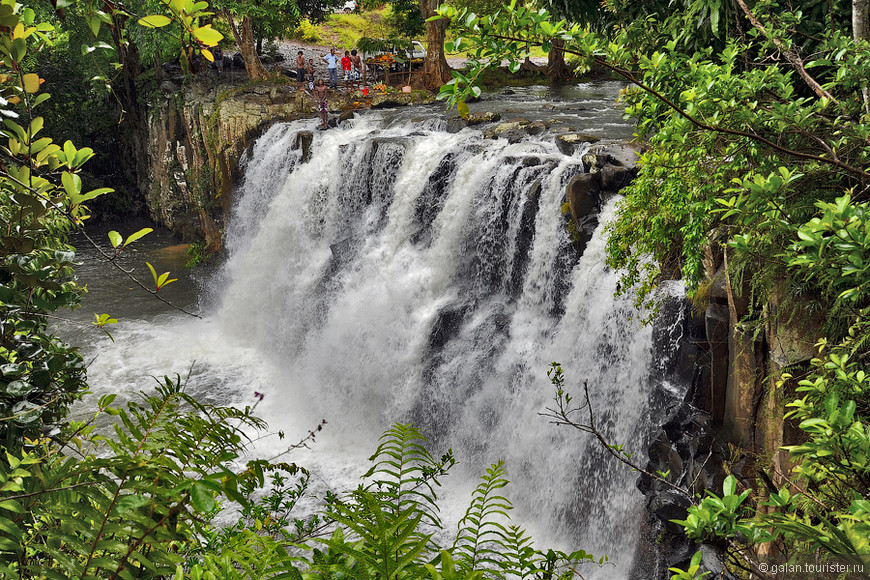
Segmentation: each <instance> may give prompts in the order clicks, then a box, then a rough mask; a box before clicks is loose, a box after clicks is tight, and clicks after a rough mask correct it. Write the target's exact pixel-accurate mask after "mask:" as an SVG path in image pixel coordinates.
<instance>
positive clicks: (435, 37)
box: [419, 0, 451, 89]
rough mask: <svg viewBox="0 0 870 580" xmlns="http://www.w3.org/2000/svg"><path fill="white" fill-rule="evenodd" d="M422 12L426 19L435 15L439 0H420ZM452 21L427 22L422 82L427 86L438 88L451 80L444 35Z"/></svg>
mask: <svg viewBox="0 0 870 580" xmlns="http://www.w3.org/2000/svg"><path fill="white" fill-rule="evenodd" d="M419 1H420V13H421V14H422V15H423V19H424V20H426V19H428V18H430V17H432V16H435V9H436V8H437V7H438V5H439V4H440V2H439V1H438V0H419ZM449 25H450V21H449V20H447V19H441V20H434V21H431V22H426V43H427V44H426V58H425V60H423V80H422V84H423V86H425V87H426V88H430V89H437V88H438V87H440V86H441V85H443V84H444V83H446V82H447V81H449V80H450V78H451V75H450V65H448V64H447V56H446V55H445V54H444V36H445V35H446V32H447V27H448V26H449Z"/></svg>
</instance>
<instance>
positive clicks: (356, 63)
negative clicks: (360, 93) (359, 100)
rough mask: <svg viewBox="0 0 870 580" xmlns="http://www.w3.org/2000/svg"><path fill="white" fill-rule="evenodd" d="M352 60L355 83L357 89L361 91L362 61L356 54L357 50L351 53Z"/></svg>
mask: <svg viewBox="0 0 870 580" xmlns="http://www.w3.org/2000/svg"><path fill="white" fill-rule="evenodd" d="M350 60H351V62H352V63H353V82H354V83H355V84H356V88H357V89H359V82H360V79H361V78H362V59H361V58H360V56H359V55H358V54H357V53H356V49H353V50H352V51H350Z"/></svg>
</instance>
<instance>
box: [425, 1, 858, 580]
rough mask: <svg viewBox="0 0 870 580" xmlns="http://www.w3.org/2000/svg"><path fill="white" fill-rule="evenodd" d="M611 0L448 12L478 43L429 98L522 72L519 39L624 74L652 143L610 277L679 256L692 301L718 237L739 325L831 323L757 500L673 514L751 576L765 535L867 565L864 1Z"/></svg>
mask: <svg viewBox="0 0 870 580" xmlns="http://www.w3.org/2000/svg"><path fill="white" fill-rule="evenodd" d="M605 7H606V8H607V10H608V11H609V18H610V19H611V22H612V26H613V27H612V28H611V29H609V31H608V32H609V35H608V36H602V35H598V34H595V33H593V32H591V31H590V30H589V29H588V28H585V27H583V26H580V25H578V24H576V23H571V22H567V21H564V20H559V19H558V18H557V17H554V16H553V15H551V14H550V13H549V12H547V11H545V10H540V9H535V8H529V7H524V6H519V5H518V2H512V3H511V5H510V6H508V7H507V8H506V9H505V11H504V12H503V13H501V14H498V15H497V16H495V17H490V16H483V17H476V16H473V15H469V14H468V13H467V12H464V11H461V10H459V11H458V10H456V9H455V8H450V7H445V8H442V10H441V13H442V14H443V15H444V16H445V17H446V18H449V19H451V21H453V22H454V23H456V24H457V25H458V27H459V29H458V30H457V34H458V35H460V36H461V41H459V42H457V43H455V44H457V45H458V47H459V48H464V49H467V50H471V51H474V52H475V53H476V54H477V59H476V62H475V63H474V66H473V67H472V70H471V72H470V74H468V75H454V79H453V81H452V82H451V83H450V84H448V85H446V86H444V87H443V88H442V96H443V97H444V98H447V99H450V100H451V101H453V102H456V103H458V104H459V106H460V111H464V110H467V108H466V107H465V105H464V102H463V101H464V98H465V97H466V96H468V95H473V94H476V92H477V89H476V87H475V86H474V84H475V79H476V78H478V76H479V74H480V72H481V71H482V70H484V69H485V68H487V67H488V66H492V65H493V64H495V63H499V62H501V61H502V60H503V59H507V60H509V61H510V62H511V68H512V69H513V70H516V69H518V68H519V67H520V64H521V62H522V59H523V58H524V57H525V55H526V54H527V53H526V51H525V47H526V46H527V45H528V44H536V45H539V46H543V47H544V49H545V50H548V51H549V50H552V49H553V47H554V46H557V44H558V43H564V50H565V51H566V52H567V53H569V54H572V55H574V56H575V57H576V58H577V59H578V61H579V62H580V63H581V66H592V65H596V66H600V67H604V68H607V69H609V70H611V71H612V72H613V73H614V74H615V75H618V76H619V77H621V78H624V79H625V80H627V81H629V82H630V83H631V86H630V87H629V88H628V89H626V90H625V91H624V93H623V96H622V103H623V105H624V106H625V110H626V114H627V115H631V116H633V117H635V118H636V119H637V121H638V129H637V132H638V134H639V135H640V136H642V137H643V138H645V139H646V141H647V144H648V150H647V151H646V152H645V153H644V154H643V155H642V156H641V159H640V162H641V170H640V174H639V176H638V178H637V179H636V180H635V182H634V183H633V184H632V185H631V186H630V187H629V188H628V189H626V190H625V198H624V200H623V201H622V202H621V203H620V204H619V206H618V215H617V218H616V220H615V221H614V222H613V223H612V224H611V225H610V231H609V240H608V248H607V249H608V258H607V259H608V263H609V264H610V265H611V266H613V267H615V268H618V269H619V270H620V271H621V272H622V273H623V274H622V276H623V277H622V292H631V293H633V295H634V296H636V298H637V303H638V305H647V306H651V307H654V302H655V288H656V286H657V284H658V282H659V280H660V279H661V277H662V276H663V275H672V273H673V272H680V273H681V276H682V278H683V279H684V280H685V281H686V284H687V286H688V288H689V290H690V293H695V296H696V297H698V298H700V297H701V296H702V294H703V286H702V282H704V281H705V276H706V275H707V274H708V272H706V271H705V267H704V262H705V256H706V255H707V251H708V250H709V249H710V248H713V249H715V248H724V255H725V258H726V262H727V264H728V276H729V280H730V283H731V285H732V288H733V290H734V292H736V293H737V294H738V295H741V294H742V299H743V300H746V301H747V303H748V304H749V306H748V309H749V314H748V315H747V316H746V317H745V318H744V319H743V320H741V325H742V328H744V329H745V330H746V331H747V332H750V333H752V332H756V333H760V332H763V331H764V329H765V328H766V325H768V324H772V323H776V322H780V323H783V322H785V321H792V322H795V323H797V324H801V323H804V324H805V323H806V322H807V320H808V318H809V315H810V313H815V314H817V315H821V316H822V317H823V318H824V319H825V324H824V327H823V328H822V330H821V334H820V335H818V336H816V338H817V339H818V340H819V342H818V348H819V355H818V358H817V359H815V360H813V361H812V363H811V364H810V365H809V367H802V368H796V369H787V370H788V371H789V372H786V373H785V374H783V375H782V377H781V380H780V381H779V382H778V384H777V386H776V387H775V388H777V389H786V390H785V391H784V392H786V393H791V395H785V396H790V397H791V399H790V400H791V402H790V403H789V404H788V405H787V409H786V410H787V418H788V419H791V420H793V421H794V422H795V425H796V426H797V427H798V428H799V429H800V430H801V431H802V432H803V439H802V441H803V443H801V444H797V445H792V446H790V447H788V450H789V452H790V454H791V461H792V469H791V471H790V473H777V472H775V471H773V470H771V471H768V472H764V474H763V475H764V477H760V481H767V482H772V483H770V484H768V488H767V489H762V490H760V492H759V494H758V495H757V496H754V501H755V502H757V503H756V504H754V505H755V506H758V505H762V506H763V508H762V509H760V510H758V511H756V507H754V506H753V505H751V504H750V503H749V501H747V498H748V497H749V496H750V491H749V490H744V489H738V488H737V482H736V481H729V482H728V484H727V485H726V487H725V489H724V490H723V491H724V495H723V496H722V497H719V496H712V497H708V498H706V499H704V500H703V501H699V500H696V501H698V503H697V505H696V506H695V507H694V508H692V509H691V510H690V517H689V518H688V519H687V520H686V521H684V522H683V524H684V525H685V526H686V529H687V531H688V532H689V534H690V535H691V537H693V538H695V539H697V540H699V541H714V542H720V543H723V544H724V545H727V546H728V547H729V550H730V552H729V554H730V556H731V558H732V560H731V561H732V563H733V564H734V565H735V566H737V567H742V568H745V569H747V570H752V571H753V572H754V573H756V574H757V575H760V576H762V577H763V576H764V574H763V573H762V571H761V570H759V569H758V567H757V566H755V565H754V563H753V561H752V558H751V554H752V550H753V549H755V548H757V547H758V546H760V545H762V544H768V543H770V542H774V543H775V544H776V547H775V548H770V547H769V545H768V546H767V547H766V548H762V550H764V551H769V550H771V549H773V550H778V551H779V552H781V553H784V554H786V555H790V554H791V555H794V554H801V553H802V554H812V553H816V554H818V555H819V557H822V558H824V557H828V556H831V555H836V556H837V557H840V558H843V559H847V560H851V561H852V562H855V563H861V562H862V557H863V558H866V556H867V554H868V553H870V509H868V508H870V456H868V454H867V451H866V450H867V449H870V446H868V445H870V385H868V383H867V381H868V377H870V369H868V368H867V363H866V350H867V344H868V342H870V333H868V324H870V318H868V315H870V215H868V213H867V212H868V206H870V200H868V195H870V171H868V163H870V157H868V156H870V148H868V146H867V142H868V141H867V139H868V136H870V115H868V110H870V109H868V91H867V82H868V81H867V79H868V73H870V44H868V42H867V30H866V22H867V9H868V6H867V3H866V2H863V1H856V2H853V3H852V4H851V5H849V4H846V3H843V2H831V3H818V2H810V1H805V2H801V1H798V2H792V3H788V4H785V3H780V2H777V1H776V0H758V1H756V2H751V3H750V2H747V1H746V0H734V2H724V3H723V2H718V1H714V0H685V1H684V2H678V3H674V2H660V3H657V2H652V3H636V2H630V1H620V0H611V1H609V2H605ZM675 7H677V8H679V9H678V10H674V8H675ZM689 23H691V24H689ZM696 24H700V26H696ZM772 302H774V303H775V305H776V308H773V307H771V306H770V305H771V303H772ZM761 460H762V461H763V458H762V459H761ZM750 483H751V482H750ZM695 570H696V571H697V567H695ZM865 573H866V571H865ZM679 577H680V578H688V577H691V575H683V576H679Z"/></svg>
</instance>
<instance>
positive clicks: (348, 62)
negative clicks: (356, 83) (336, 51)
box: [341, 50, 351, 92]
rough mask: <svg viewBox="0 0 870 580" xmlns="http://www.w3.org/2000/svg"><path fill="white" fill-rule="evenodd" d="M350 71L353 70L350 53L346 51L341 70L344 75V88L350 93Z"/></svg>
mask: <svg viewBox="0 0 870 580" xmlns="http://www.w3.org/2000/svg"><path fill="white" fill-rule="evenodd" d="M350 69H351V60H350V51H349V50H345V51H344V56H343V57H342V59H341V70H342V72H343V73H344V88H345V90H347V91H348V92H350V81H351V78H350Z"/></svg>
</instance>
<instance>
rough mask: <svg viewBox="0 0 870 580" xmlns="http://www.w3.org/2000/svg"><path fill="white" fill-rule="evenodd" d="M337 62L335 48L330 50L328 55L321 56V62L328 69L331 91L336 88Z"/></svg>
mask: <svg viewBox="0 0 870 580" xmlns="http://www.w3.org/2000/svg"><path fill="white" fill-rule="evenodd" d="M338 60H339V59H338V55H336V54H335V48H333V49H331V50H330V51H329V54H326V55H324V56H323V61H324V62H325V63H326V64H327V65H328V67H329V86H330V87H331V88H333V89H336V88H338Z"/></svg>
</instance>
